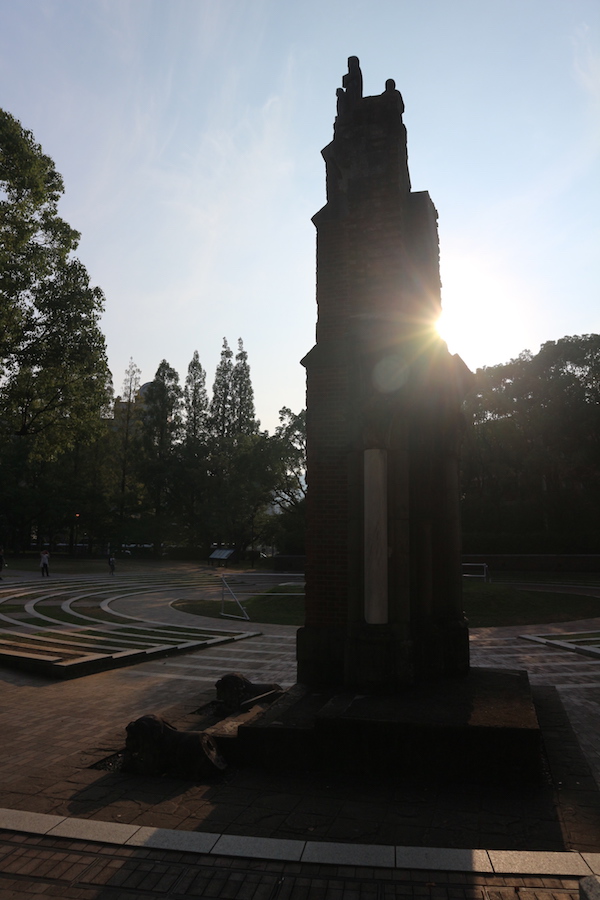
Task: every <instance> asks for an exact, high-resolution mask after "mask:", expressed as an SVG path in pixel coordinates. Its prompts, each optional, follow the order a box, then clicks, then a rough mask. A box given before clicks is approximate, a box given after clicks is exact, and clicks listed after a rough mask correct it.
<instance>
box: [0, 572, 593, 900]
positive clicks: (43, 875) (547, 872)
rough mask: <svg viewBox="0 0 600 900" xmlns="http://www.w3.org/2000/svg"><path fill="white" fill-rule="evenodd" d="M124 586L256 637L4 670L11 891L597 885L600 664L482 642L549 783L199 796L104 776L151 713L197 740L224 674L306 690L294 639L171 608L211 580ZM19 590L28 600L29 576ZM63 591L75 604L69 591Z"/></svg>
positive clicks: (119, 589) (202, 791)
mask: <svg viewBox="0 0 600 900" xmlns="http://www.w3.org/2000/svg"><path fill="white" fill-rule="evenodd" d="M127 578H129V576H122V578H121V579H120V580H119V581H118V582H117V580H116V579H115V580H113V582H112V583H109V584H108V585H107V582H109V579H107V578H104V577H102V578H98V577H96V576H94V577H91V578H90V586H91V587H93V588H94V589H98V590H100V589H101V590H102V591H104V592H106V591H107V590H109V591H110V593H111V597H112V599H109V601H108V603H107V604H105V606H107V605H108V606H109V607H110V609H111V610H112V611H113V612H114V613H116V614H117V615H118V616H121V617H130V618H131V619H132V620H134V619H135V620H136V621H145V622H147V623H153V624H154V625H155V624H156V623H159V624H161V623H162V624H163V625H170V626H180V627H182V628H184V627H187V626H192V625H193V626H194V627H199V628H202V629H210V628H213V629H215V628H216V629H218V630H220V631H221V632H222V631H223V630H225V631H227V630H229V629H230V630H231V632H232V634H239V632H240V631H249V632H253V633H254V636H252V637H247V638H245V639H244V640H236V641H233V640H232V641H231V642H229V643H224V642H219V643H216V644H214V645H210V646H206V647H205V648H204V649H202V650H199V651H197V652H194V653H189V654H186V653H180V654H178V655H176V656H169V657H167V658H156V659H151V660H149V661H148V662H144V663H141V664H137V665H132V666H129V667H123V668H117V669H114V670H110V671H103V672H97V673H96V674H92V675H87V676H85V677H81V678H77V679H73V680H69V681H51V680H49V679H47V678H44V677H40V676H38V675H32V674H28V673H26V672H22V671H17V670H12V669H8V668H0V679H1V680H2V703H1V708H0V727H1V729H2V735H3V747H4V753H3V754H2V756H1V757H0V791H1V794H2V796H1V797H0V807H2V812H0V829H2V830H0V897H3V898H4V897H11V896H15V897H28V896H30V895H31V896H34V895H38V894H40V893H41V894H43V895H44V894H48V895H49V896H60V897H81V898H88V897H90V898H92V897H94V898H100V897H101V898H117V897H119V898H130V897H131V898H133V897H154V896H156V897H174V898H179V897H193V896H212V897H221V896H222V897H232V898H234V897H239V898H254V897H255V896H256V897H257V898H258V897H260V898H263V897H264V898H265V900H276V898H277V900H278V898H287V897H293V898H296V897H297V898H305V897H306V898H308V897H310V898H313V897H315V898H317V897H332V898H333V897H336V898H345V897H355V898H358V897H363V896H365V897H366V896H369V897H377V898H379V897H383V896H389V897H392V896H393V897H395V896H400V895H402V896H405V895H411V896H412V895H418V896H432V897H440V898H441V897H448V898H450V897H456V898H460V897H463V896H464V897H482V898H483V897H485V898H493V900H511V898H513V897H516V893H517V891H518V893H519V894H520V895H522V896H527V895H528V894H533V893H535V895H536V896H539V897H542V898H543V897H546V896H547V897H548V898H550V897H551V896H553V897H561V896H566V895H567V894H568V895H569V896H573V897H574V896H576V894H577V882H578V878H579V877H580V876H581V875H584V874H589V872H591V871H594V872H597V873H600V802H599V791H598V785H599V784H600V659H599V658H597V657H596V658H594V657H593V656H586V655H581V654H579V653H576V652H573V651H570V650H567V649H564V648H561V647H556V646H549V645H548V644H544V643H538V642H530V641H526V640H522V639H521V637H520V635H521V634H524V633H525V632H529V633H531V634H541V633H546V634H547V633H551V632H552V631H553V629H552V628H551V627H544V628H539V627H538V628H523V627H521V628H519V629H512V628H497V629H476V630H474V631H472V633H471V647H472V662H473V665H481V666H487V667H501V668H502V667H503V668H511V669H514V668H524V669H527V671H528V673H529V677H530V681H531V684H532V688H533V691H534V693H535V696H536V706H537V708H538V714H539V715H540V718H541V725H542V732H543V736H544V743H545V745H546V749H547V752H548V760H549V766H550V769H551V775H552V778H551V779H550V777H548V780H547V783H544V784H541V785H538V786H536V787H527V788H523V786H510V785H505V786H491V785H490V786H486V787H482V786H481V785H476V784H471V783H469V781H468V778H465V780H464V782H462V783H460V784H443V783H438V782H436V780H435V777H432V779H431V780H429V781H427V783H419V782H418V781H414V780H411V778H410V773H401V772H400V773H397V776H396V777H393V778H386V779H385V780H383V779H381V778H379V777H377V776H376V775H375V774H372V775H371V776H365V778H363V779H361V781H360V783H357V782H356V779H354V780H351V779H349V778H348V777H343V776H341V775H336V774H335V773H333V774H329V775H327V776H326V775H322V774H319V775H314V774H310V773H307V772H295V773H294V774H293V775H291V774H286V773H278V774H274V773H266V772H259V771H251V770H243V769H238V770H234V771H228V772H227V773H226V774H225V776H224V777H222V778H219V779H214V780H212V781H211V782H207V783H204V784H195V783H194V784H191V783H189V782H185V781H182V780H178V779H173V778H160V779H151V778H141V777H132V776H125V775H123V774H122V773H120V772H118V771H111V770H110V769H106V768H94V766H97V765H98V764H101V765H102V764H103V761H105V760H107V759H109V758H110V757H111V755H112V754H115V753H117V752H118V751H119V750H121V749H122V748H123V746H124V738H125V726H126V725H127V723H128V722H129V721H131V720H132V719H135V718H137V717H138V716H140V715H143V714H146V713H149V712H154V713H158V714H161V715H163V716H164V717H165V718H167V719H168V720H169V721H171V722H172V723H173V724H174V725H176V726H177V727H179V728H182V729H186V730H190V729H193V727H194V717H195V716H196V710H198V709H199V708H200V707H201V706H202V705H203V704H204V703H206V702H208V701H209V700H210V699H212V698H214V683H215V681H216V680H217V679H218V678H219V677H221V676H222V675H223V674H225V673H226V672H231V671H241V672H243V673H244V674H245V675H247V676H248V677H249V678H251V679H252V680H255V681H262V682H272V681H276V682H279V683H280V684H281V685H283V686H288V685H291V684H292V683H294V681H295V630H296V629H295V628H293V627H289V626H268V625H261V626H257V625H256V623H245V622H242V621H239V620H236V621H233V620H214V619H207V618H206V619H200V620H199V619H198V617H190V616H188V615H187V614H185V613H183V612H180V611H178V610H175V609H173V608H172V607H171V606H170V603H171V602H172V601H173V600H175V599H182V598H185V597H192V596H196V597H197V596H200V595H202V596H204V595H206V594H207V592H208V594H209V595H210V594H211V591H212V595H213V596H216V594H215V591H216V590H217V586H216V577H215V576H214V575H210V574H209V573H206V572H203V573H202V579H200V578H199V579H198V584H195V583H194V579H193V577H192V578H188V580H187V581H185V580H184V581H182V580H181V579H173V584H172V585H169V578H168V573H166V575H165V577H163V578H162V579H161V580H160V583H159V584H155V585H154V587H153V589H152V590H150V589H148V590H147V591H144V590H138V591H128V590H126V588H127V583H126V582H127ZM207 578H208V579H209V582H210V579H211V578H212V579H214V581H213V587H210V586H209V587H208V588H207V586H206V585H207ZM10 582H11V583H12V584H13V585H14V586H15V589H16V588H19V587H20V588H21V589H24V588H25V587H26V585H27V583H28V576H27V575H26V574H23V575H19V574H18V573H11V578H10ZM58 583H59V579H56V583H55V584H54V583H53V585H52V588H53V589H55V588H57V586H58ZM61 584H64V590H65V592H67V591H68V586H69V578H65V579H62V580H61ZM8 587H9V582H8V581H7V580H5V582H4V583H3V588H8ZM45 587H46V588H47V586H45ZM63 602H64V601H63ZM1 609H2V605H1V604H0V611H1ZM599 625H600V623H599V622H598V621H590V622H585V623H577V624H576V625H575V624H573V623H571V624H567V625H561V626H560V627H558V626H557V627H556V628H555V629H554V631H555V632H556V633H558V632H563V631H564V632H567V631H579V630H581V631H583V630H593V629H594V628H596V629H597V628H598V626H599ZM257 631H260V632H261V633H260V634H256V632H257Z"/></svg>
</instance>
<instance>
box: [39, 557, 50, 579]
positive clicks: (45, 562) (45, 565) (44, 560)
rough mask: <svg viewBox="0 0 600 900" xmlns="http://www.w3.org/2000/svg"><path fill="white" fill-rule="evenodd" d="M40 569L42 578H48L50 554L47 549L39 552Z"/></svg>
mask: <svg viewBox="0 0 600 900" xmlns="http://www.w3.org/2000/svg"><path fill="white" fill-rule="evenodd" d="M40 569H41V570H42V578H43V577H44V575H45V576H46V578H50V554H49V553H48V551H47V550H42V552H41V554H40Z"/></svg>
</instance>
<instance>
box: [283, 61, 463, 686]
mask: <svg viewBox="0 0 600 900" xmlns="http://www.w3.org/2000/svg"><path fill="white" fill-rule="evenodd" d="M403 111H404V103H403V101H402V97H401V95H400V93H399V91H397V90H396V86H395V83H394V82H393V81H392V80H389V81H387V82H386V85H385V90H384V92H383V93H382V94H380V95H378V96H374V97H363V92H362V74H361V71H360V66H359V61H358V59H357V58H356V57H351V58H350V59H349V60H348V74H347V75H345V76H344V79H343V88H340V89H339V90H338V91H337V117H336V120H335V126H334V138H333V141H332V142H331V143H330V144H329V145H328V146H327V147H326V148H325V149H324V150H323V157H324V159H325V163H326V169H327V203H326V205H325V206H324V207H323V209H322V210H320V212H318V213H317V214H316V215H315V217H314V218H313V222H314V224H315V226H316V228H317V306H318V321H317V333H316V345H315V346H314V347H313V349H312V350H311V351H310V352H309V353H308V355H307V356H306V357H305V359H304V360H303V364H304V365H305V367H306V370H307V454H308V501H307V502H308V537H307V540H308V546H307V571H306V622H305V625H304V627H303V628H301V629H300V631H299V633H298V646H297V661H298V681H299V682H301V683H304V684H308V685H310V686H314V687H319V686H327V685H330V686H342V687H348V688H350V687H352V688H359V689H366V690H381V691H392V692H393V691H394V690H396V689H397V688H399V687H400V686H402V685H407V684H412V683H415V682H418V681H422V680H425V679H429V678H436V677H441V676H447V675H457V674H466V673H467V672H468V668H469V645H468V630H467V624H466V621H465V618H464V615H463V612H462V600H461V596H462V595H461V569H460V529H459V516H458V501H459V488H458V447H459V442H460V433H461V412H460V406H461V401H462V399H463V396H464V394H465V392H466V389H467V385H468V382H469V379H470V373H469V370H468V369H467V367H466V366H465V365H464V363H463V362H462V360H461V359H460V358H459V357H457V356H451V355H450V353H449V352H448V349H447V347H446V344H445V343H444V342H443V341H442V340H441V338H440V337H439V336H438V334H437V331H436V327H435V326H436V320H437V318H438V316H439V314H440V309H441V300H440V275H439V244H438V233H437V213H436V210H435V207H434V205H433V203H432V202H431V199H430V197H429V194H428V193H427V192H426V191H418V192H414V191H411V185H410V178H409V173H408V164H407V149H406V129H405V127H404V124H403V122H402V113H403Z"/></svg>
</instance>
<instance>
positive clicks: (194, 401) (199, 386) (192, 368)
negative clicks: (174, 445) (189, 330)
mask: <svg viewBox="0 0 600 900" xmlns="http://www.w3.org/2000/svg"><path fill="white" fill-rule="evenodd" d="M183 402H184V406H185V440H186V441H187V442H190V441H192V442H198V441H201V440H202V439H203V438H204V437H205V435H206V427H207V420H208V396H207V394H206V373H205V371H204V369H203V368H202V365H201V363H200V358H199V356H198V351H197V350H194V355H193V357H192V359H191V362H190V364H189V366H188V371H187V377H186V379H185V387H184V389H183Z"/></svg>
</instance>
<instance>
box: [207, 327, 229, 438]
mask: <svg viewBox="0 0 600 900" xmlns="http://www.w3.org/2000/svg"><path fill="white" fill-rule="evenodd" d="M232 382H233V350H231V348H230V346H229V344H228V343H227V338H223V347H222V350H221V359H220V361H219V364H218V366H217V369H216V372H215V380H214V383H213V394H212V400H211V403H210V432H211V434H212V435H213V436H214V437H217V438H223V437H227V436H228V435H230V434H231V422H232Z"/></svg>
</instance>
